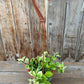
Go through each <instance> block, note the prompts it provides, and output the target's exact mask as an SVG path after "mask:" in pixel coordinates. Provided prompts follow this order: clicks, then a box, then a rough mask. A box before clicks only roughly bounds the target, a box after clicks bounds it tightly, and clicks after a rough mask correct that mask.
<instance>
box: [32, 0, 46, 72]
mask: <svg viewBox="0 0 84 84" xmlns="http://www.w3.org/2000/svg"><path fill="white" fill-rule="evenodd" d="M32 4H33V6H34V8H35V10H36V13H37V15H38V17H39V20H40V22H39V32H38V36H37V39H36V42H35V45H34V48H33V50H34V49H35V46H36V43H37V41H38V38H39V33H40V26H41V24H42V31H43V32H42V33H43V73H44V46H45V19H44V17H43V15H42V14H41V12H40V10H39V9H38V7H37V5H36V3H35V0H32ZM33 50H32V51H33Z"/></svg>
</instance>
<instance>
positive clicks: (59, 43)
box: [0, 0, 84, 61]
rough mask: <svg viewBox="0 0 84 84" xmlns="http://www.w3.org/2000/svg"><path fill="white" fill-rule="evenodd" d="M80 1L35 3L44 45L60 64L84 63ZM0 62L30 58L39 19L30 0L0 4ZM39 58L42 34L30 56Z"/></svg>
mask: <svg viewBox="0 0 84 84" xmlns="http://www.w3.org/2000/svg"><path fill="white" fill-rule="evenodd" d="M83 2H84V0H51V1H48V0H36V4H37V6H38V8H39V9H40V11H41V13H42V14H43V16H44V17H45V19H46V35H47V38H46V41H47V48H48V51H49V52H50V53H52V52H53V51H56V52H60V54H61V60H64V61H74V60H75V61H79V58H81V59H82V60H81V61H84V60H83V58H84V25H83V24H84V20H83V11H81V9H82V6H83ZM0 11H1V12H0V31H1V33H0V60H16V59H17V58H18V57H22V56H27V57H29V58H30V57H31V49H32V48H33V46H34V43H35V39H36V37H37V34H38V30H39V18H38V16H37V14H36V11H35V10H34V7H33V5H32V2H31V0H0ZM40 54H42V31H41V32H40V38H39V40H38V42H37V45H36V48H35V51H34V52H33V55H34V56H36V55H40Z"/></svg>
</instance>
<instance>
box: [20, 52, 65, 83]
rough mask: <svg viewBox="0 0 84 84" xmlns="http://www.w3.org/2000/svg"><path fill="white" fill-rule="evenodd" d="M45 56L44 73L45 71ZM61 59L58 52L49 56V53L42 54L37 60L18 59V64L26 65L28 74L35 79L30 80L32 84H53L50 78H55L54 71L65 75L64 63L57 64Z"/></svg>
mask: <svg viewBox="0 0 84 84" xmlns="http://www.w3.org/2000/svg"><path fill="white" fill-rule="evenodd" d="M43 55H44V73H42V70H43V67H42V66H43ZM58 58H60V55H59V54H58V52H56V53H55V52H53V55H50V54H48V52H47V51H45V52H44V54H42V56H37V57H36V58H32V59H30V62H29V59H28V58H25V56H24V57H22V58H20V59H18V63H25V64H26V65H25V68H26V69H28V70H29V71H30V72H28V73H29V74H30V75H31V76H33V77H34V79H29V83H30V84H32V83H33V84H51V83H50V82H49V81H48V78H50V77H52V76H53V73H52V71H53V70H57V71H58V73H60V74H61V73H64V71H65V68H66V66H64V63H63V62H62V63H59V62H57V59H58Z"/></svg>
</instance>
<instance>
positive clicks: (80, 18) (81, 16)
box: [75, 1, 84, 61]
mask: <svg viewBox="0 0 84 84" xmlns="http://www.w3.org/2000/svg"><path fill="white" fill-rule="evenodd" d="M79 3H80V6H79V7H78V9H80V8H81V9H82V6H83V5H84V4H83V3H84V2H83V1H81V2H79ZM78 13H79V15H78V16H79V18H78V16H77V18H78V19H77V20H79V21H78V23H79V24H78V26H77V27H78V32H77V43H76V54H75V61H79V48H80V35H81V29H82V24H83V17H84V8H83V11H81V10H80V11H78Z"/></svg>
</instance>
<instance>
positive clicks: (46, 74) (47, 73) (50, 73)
mask: <svg viewBox="0 0 84 84" xmlns="http://www.w3.org/2000/svg"><path fill="white" fill-rule="evenodd" d="M52 75H53V73H52V72H51V71H47V72H46V73H45V76H46V77H51V76H52Z"/></svg>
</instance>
